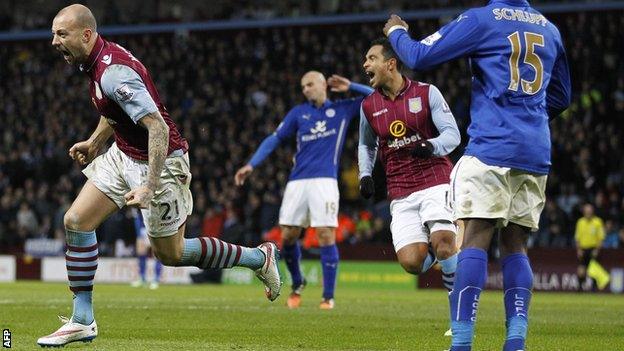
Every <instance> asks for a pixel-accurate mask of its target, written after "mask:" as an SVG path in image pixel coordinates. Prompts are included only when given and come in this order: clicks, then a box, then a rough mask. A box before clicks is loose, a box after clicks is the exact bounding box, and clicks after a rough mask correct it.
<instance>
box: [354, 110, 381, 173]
mask: <svg viewBox="0 0 624 351" xmlns="http://www.w3.org/2000/svg"><path fill="white" fill-rule="evenodd" d="M377 145H378V138H377V135H375V131H374V130H373V127H371V125H370V123H368V120H367V119H366V116H365V115H364V110H363V109H362V107H361V106H360V139H359V143H358V167H359V171H360V175H359V177H360V179H362V177H365V176H370V175H372V174H373V167H374V166H375V159H376V158H377Z"/></svg>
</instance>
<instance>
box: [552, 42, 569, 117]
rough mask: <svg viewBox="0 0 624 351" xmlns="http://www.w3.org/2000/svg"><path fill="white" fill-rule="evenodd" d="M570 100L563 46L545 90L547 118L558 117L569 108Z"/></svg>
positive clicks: (567, 69) (567, 70) (566, 60)
mask: <svg viewBox="0 0 624 351" xmlns="http://www.w3.org/2000/svg"><path fill="white" fill-rule="evenodd" d="M571 100H572V85H571V84H570V70H569V68H568V59H567V57H566V54H565V51H564V49H563V45H561V47H560V52H559V56H557V60H556V61H555V65H554V66H553V70H552V74H551V76H550V82H549V83H548V88H547V90H546V110H547V111H548V118H549V119H553V118H555V117H557V116H559V115H560V114H561V113H562V112H563V111H565V109H567V108H568V106H570V103H571Z"/></svg>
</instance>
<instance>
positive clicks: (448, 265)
mask: <svg viewBox="0 0 624 351" xmlns="http://www.w3.org/2000/svg"><path fill="white" fill-rule="evenodd" d="M438 263H440V266H442V284H444V287H445V288H446V290H448V291H451V290H453V285H455V270H456V269H457V254H454V255H453V256H451V257H449V258H447V259H445V260H438Z"/></svg>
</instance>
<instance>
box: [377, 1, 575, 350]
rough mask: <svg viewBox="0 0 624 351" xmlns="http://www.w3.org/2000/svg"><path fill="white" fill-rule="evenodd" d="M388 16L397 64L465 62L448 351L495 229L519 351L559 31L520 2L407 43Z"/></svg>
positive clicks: (467, 312) (563, 95) (559, 74)
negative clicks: (460, 233) (464, 133)
mask: <svg viewBox="0 0 624 351" xmlns="http://www.w3.org/2000/svg"><path fill="white" fill-rule="evenodd" d="M407 29H408V26H407V23H405V22H404V21H403V20H402V19H401V18H400V17H398V16H396V15H393V16H392V17H391V18H390V19H389V20H388V22H387V23H386V25H385V27H384V34H386V35H387V36H388V38H389V40H390V42H391V43H392V46H393V47H394V49H395V50H396V52H397V54H398V55H399V57H400V58H401V60H402V61H403V62H404V63H405V64H406V65H407V66H409V67H410V68H413V69H419V70H421V69H429V68H431V67H433V66H435V65H437V64H440V63H442V62H446V61H448V60H451V59H454V58H458V57H464V56H467V57H469V58H470V63H471V68H472V73H473V77H472V103H471V104H470V115H471V123H470V126H469V127H468V135H469V136H470V141H469V143H468V147H467V148H466V151H465V154H464V156H463V157H462V158H461V159H460V160H459V161H458V162H457V164H456V165H455V168H454V169H453V174H452V175H451V184H452V186H451V200H452V201H451V203H452V204H453V213H454V218H456V219H463V220H464V222H465V232H464V240H463V244H462V251H461V253H460V254H459V260H458V266H457V273H456V276H455V278H456V280H455V288H454V290H453V291H452V292H451V295H450V302H451V317H452V329H453V341H452V346H451V350H452V351H468V350H470V349H471V347H472V339H473V336H474V323H475V321H476V316H477V308H478V301H479V296H480V294H481V290H482V289H483V288H484V286H485V280H486V277H487V261H488V256H487V253H486V250H487V249H488V247H489V246H490V242H491V240H492V236H493V235H494V232H495V229H496V228H501V235H500V243H501V245H500V248H501V256H502V270H503V288H504V290H505V297H504V302H505V314H506V326H507V337H506V340H505V344H504V346H503V350H504V351H518V350H524V348H525V339H526V335H527V328H528V310H529V303H530V301H531V289H532V286H533V272H532V271H531V266H530V264H529V259H528V257H527V255H526V250H527V247H526V239H527V237H528V234H529V232H530V231H531V230H533V231H534V230H537V228H538V221H539V217H540V213H541V212H542V209H543V208H544V204H545V188H546V177H547V175H548V171H549V170H550V146H551V142H550V130H549V127H548V120H549V118H554V117H556V116H557V115H559V114H560V113H561V112H562V111H563V110H565V109H566V108H567V107H568V106H569V105H570V97H571V93H570V89H571V88H570V75H569V71H568V64H567V60H566V56H565V51H564V48H563V43H562V40H561V35H560V34H559V30H558V29H557V27H555V25H554V24H552V23H551V22H550V21H549V20H548V19H546V18H545V17H544V16H543V15H542V14H540V13H539V12H538V11H536V10H535V9H533V8H532V7H531V6H530V5H529V3H528V2H527V1H526V0H492V1H490V2H489V3H488V5H487V6H485V7H480V8H475V9H471V10H468V11H466V12H465V13H463V14H461V15H460V16H459V17H457V18H456V19H455V20H453V21H452V22H451V23H449V24H447V25H446V26H444V27H442V28H441V29H440V30H439V31H437V32H435V33H434V34H432V35H430V36H429V37H427V38H425V39H423V40H422V41H416V40H412V39H411V38H410V36H409V34H408V33H407Z"/></svg>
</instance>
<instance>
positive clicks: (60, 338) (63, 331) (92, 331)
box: [37, 316, 98, 347]
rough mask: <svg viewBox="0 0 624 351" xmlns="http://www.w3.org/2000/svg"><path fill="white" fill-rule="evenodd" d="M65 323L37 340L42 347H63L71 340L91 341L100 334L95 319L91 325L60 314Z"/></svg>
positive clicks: (62, 321)
mask: <svg viewBox="0 0 624 351" xmlns="http://www.w3.org/2000/svg"><path fill="white" fill-rule="evenodd" d="M58 317H59V319H60V320H61V323H63V326H62V327H60V328H59V329H58V330H57V331H55V332H54V333H52V334H50V335H48V336H42V337H40V338H39V339H38V340H37V344H39V346H41V347H61V346H64V345H67V344H69V343H70V342H76V341H82V342H91V341H92V340H93V339H95V337H96V336H97V334H98V330H97V324H96V323H95V320H93V322H92V323H91V324H89V325H84V324H78V323H74V322H73V321H72V320H71V319H69V318H67V317H63V316H58Z"/></svg>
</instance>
